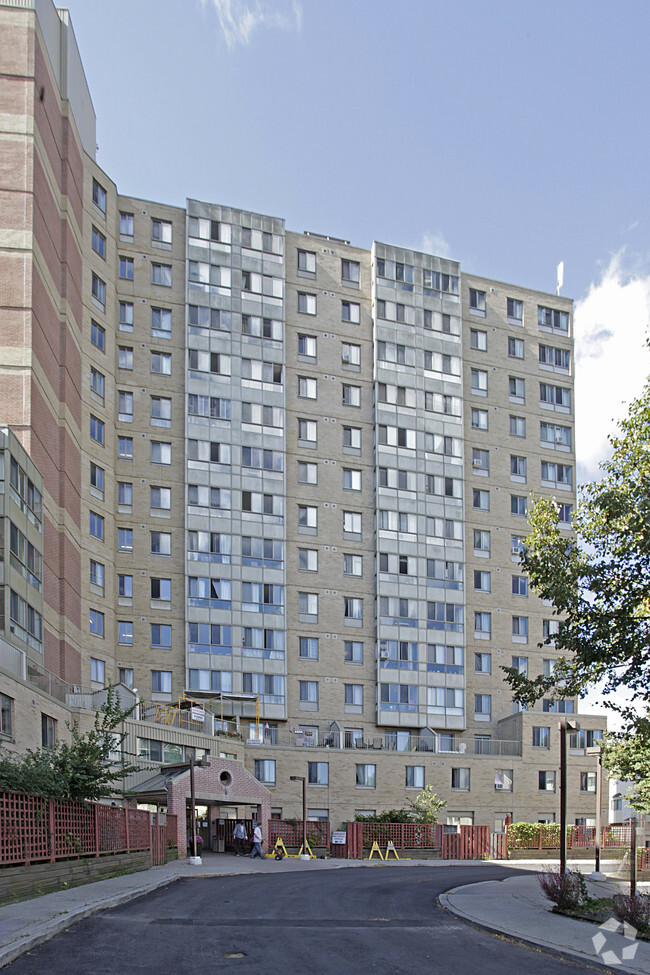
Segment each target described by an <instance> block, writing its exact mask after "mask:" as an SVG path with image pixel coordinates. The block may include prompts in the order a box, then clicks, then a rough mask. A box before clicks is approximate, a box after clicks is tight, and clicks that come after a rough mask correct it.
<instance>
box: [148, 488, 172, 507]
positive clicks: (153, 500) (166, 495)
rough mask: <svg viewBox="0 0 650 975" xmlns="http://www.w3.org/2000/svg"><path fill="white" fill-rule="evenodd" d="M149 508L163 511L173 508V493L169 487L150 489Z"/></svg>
mask: <svg viewBox="0 0 650 975" xmlns="http://www.w3.org/2000/svg"><path fill="white" fill-rule="evenodd" d="M149 492H150V498H149V506H150V507H151V508H158V509H160V510H162V511H169V510H170V509H171V506H172V492H171V488H168V487H150V488H149Z"/></svg>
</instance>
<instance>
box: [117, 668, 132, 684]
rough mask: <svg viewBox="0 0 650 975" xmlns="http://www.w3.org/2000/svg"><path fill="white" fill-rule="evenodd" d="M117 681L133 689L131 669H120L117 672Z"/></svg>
mask: <svg viewBox="0 0 650 975" xmlns="http://www.w3.org/2000/svg"><path fill="white" fill-rule="evenodd" d="M118 681H119V682H120V684H124V686H125V687H133V667H120V668H119V670H118Z"/></svg>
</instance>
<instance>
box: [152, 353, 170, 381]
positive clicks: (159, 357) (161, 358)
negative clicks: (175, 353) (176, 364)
mask: <svg viewBox="0 0 650 975" xmlns="http://www.w3.org/2000/svg"><path fill="white" fill-rule="evenodd" d="M151 371H152V372H156V373H158V374H159V375H160V376H171V374H172V356H171V352H152V353H151Z"/></svg>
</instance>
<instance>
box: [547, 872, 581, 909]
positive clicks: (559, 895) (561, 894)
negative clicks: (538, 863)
mask: <svg viewBox="0 0 650 975" xmlns="http://www.w3.org/2000/svg"><path fill="white" fill-rule="evenodd" d="M538 880H539V886H540V887H541V888H542V891H543V892H544V895H545V896H546V897H548V899H549V900H550V901H553V903H554V904H555V906H556V907H557V908H558V909H559V910H560V911H567V910H573V909H575V908H576V907H580V905H581V904H582V902H583V900H584V899H585V894H586V885H585V880H584V877H583V876H582V874H581V873H578V872H574V871H568V872H567V873H560V871H559V870H549V871H548V872H547V873H541V874H540V875H539V877H538Z"/></svg>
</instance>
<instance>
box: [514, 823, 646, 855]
mask: <svg viewBox="0 0 650 975" xmlns="http://www.w3.org/2000/svg"><path fill="white" fill-rule="evenodd" d="M527 826H528V829H527V830H526V833H527V834H528V835H520V833H519V831H518V830H517V824H516V823H513V824H511V825H508V826H506V835H507V837H508V849H509V850H559V849H560V827H559V826H558V825H557V824H555V823H533V824H530V825H529V824H527ZM630 840H631V828H630V827H629V826H603V827H602V829H601V843H600V846H601V849H602V850H608V849H610V850H612V849H621V848H623V847H626V846H629V845H630ZM595 846H596V827H595V826H567V831H566V848H567V850H589V849H594V848H595Z"/></svg>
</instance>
